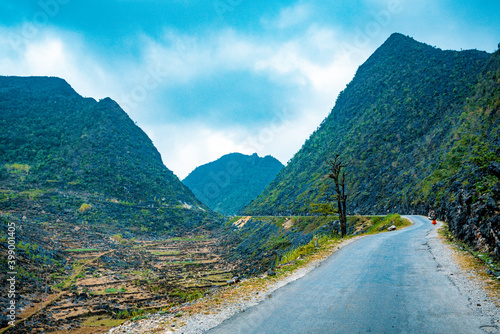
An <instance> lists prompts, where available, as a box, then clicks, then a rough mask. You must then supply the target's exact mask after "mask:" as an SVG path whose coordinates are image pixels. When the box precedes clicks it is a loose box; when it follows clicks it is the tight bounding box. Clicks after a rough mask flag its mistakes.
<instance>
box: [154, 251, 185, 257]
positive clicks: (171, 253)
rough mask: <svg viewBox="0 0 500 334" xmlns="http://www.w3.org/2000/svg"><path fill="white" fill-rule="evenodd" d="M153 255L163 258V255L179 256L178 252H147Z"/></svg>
mask: <svg viewBox="0 0 500 334" xmlns="http://www.w3.org/2000/svg"><path fill="white" fill-rule="evenodd" d="M149 252H150V253H151V254H153V255H158V256H165V255H179V254H180V253H181V252H179V251H149Z"/></svg>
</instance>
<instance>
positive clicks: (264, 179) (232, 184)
mask: <svg viewBox="0 0 500 334" xmlns="http://www.w3.org/2000/svg"><path fill="white" fill-rule="evenodd" d="M282 168H283V164H282V163H281V162H279V161H278V160H277V159H275V158H273V157H272V156H266V157H263V158H260V157H259V156H258V155H257V154H253V155H244V154H241V153H231V154H227V155H224V156H222V157H221V158H219V159H217V160H215V161H213V162H210V163H208V164H205V165H202V166H199V167H197V168H196V169H195V170H193V171H192V172H191V173H190V174H189V175H188V176H187V177H186V178H185V179H184V180H183V181H182V182H183V183H184V184H185V185H186V186H188V187H189V188H190V189H191V190H192V191H193V193H194V194H195V195H196V196H197V198H199V199H200V200H201V201H202V202H203V203H205V204H206V205H207V206H208V207H210V208H211V209H212V210H214V211H216V212H219V213H222V214H226V215H234V214H236V213H237V212H238V211H239V210H240V209H241V208H243V207H244V206H245V205H247V204H248V203H249V202H250V201H251V200H252V199H253V198H254V197H256V196H257V195H258V194H260V193H261V192H262V190H264V188H265V187H266V186H267V185H268V184H269V182H271V181H272V180H273V179H274V177H275V176H276V174H278V172H279V171H280V170H281V169H282Z"/></svg>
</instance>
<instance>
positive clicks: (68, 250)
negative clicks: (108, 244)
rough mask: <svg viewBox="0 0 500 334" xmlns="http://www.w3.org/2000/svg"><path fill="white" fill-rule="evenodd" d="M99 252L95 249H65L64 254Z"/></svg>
mask: <svg viewBox="0 0 500 334" xmlns="http://www.w3.org/2000/svg"><path fill="white" fill-rule="evenodd" d="M99 251H100V249H97V248H77V249H66V252H73V253H85V252H99Z"/></svg>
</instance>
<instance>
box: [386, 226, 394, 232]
mask: <svg viewBox="0 0 500 334" xmlns="http://www.w3.org/2000/svg"><path fill="white" fill-rule="evenodd" d="M395 230H396V225H391V226H390V227H388V228H387V231H395Z"/></svg>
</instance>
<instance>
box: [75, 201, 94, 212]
mask: <svg viewBox="0 0 500 334" xmlns="http://www.w3.org/2000/svg"><path fill="white" fill-rule="evenodd" d="M90 209H92V206H91V205H90V204H87V203H83V204H82V205H81V206H80V208H79V209H78V211H80V213H84V212H85V211H88V210H90Z"/></svg>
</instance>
